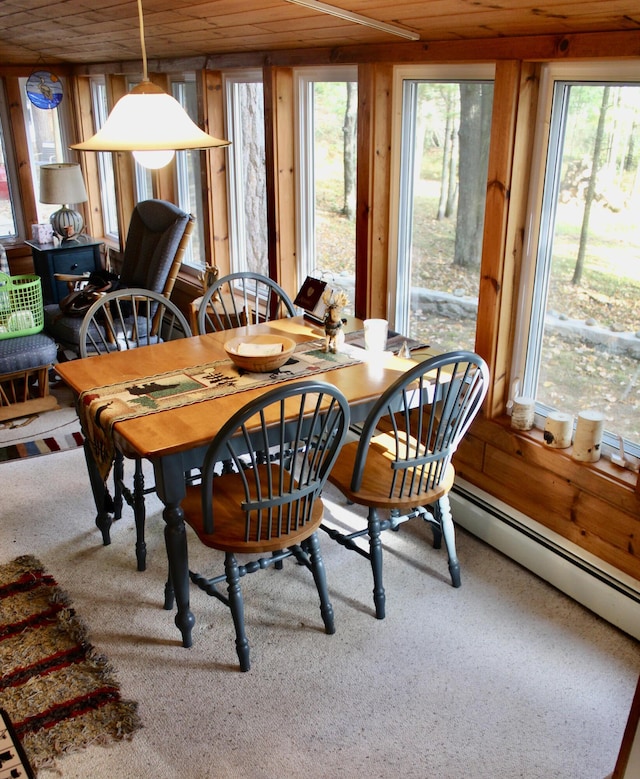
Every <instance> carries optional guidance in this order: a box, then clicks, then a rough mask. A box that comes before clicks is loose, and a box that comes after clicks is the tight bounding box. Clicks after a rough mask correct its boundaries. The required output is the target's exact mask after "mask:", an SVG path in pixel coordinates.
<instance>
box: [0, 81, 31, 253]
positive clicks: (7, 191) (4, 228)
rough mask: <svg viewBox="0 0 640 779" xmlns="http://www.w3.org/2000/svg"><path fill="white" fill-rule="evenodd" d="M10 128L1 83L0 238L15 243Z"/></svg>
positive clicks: (15, 225) (14, 178) (15, 220)
mask: <svg viewBox="0 0 640 779" xmlns="http://www.w3.org/2000/svg"><path fill="white" fill-rule="evenodd" d="M10 127H11V125H10V123H9V115H8V113H7V110H6V100H5V94H4V84H2V83H0V238H2V239H5V240H8V241H15V240H16V239H17V238H18V234H19V230H18V214H16V211H15V208H16V205H18V198H16V199H15V201H16V202H15V204H14V200H13V198H12V197H11V194H12V189H13V187H12V182H13V181H16V180H17V179H16V173H15V165H14V160H13V156H12V147H11V145H10V139H11V133H10V132H7V133H6V137H5V128H10ZM29 237H31V236H29Z"/></svg>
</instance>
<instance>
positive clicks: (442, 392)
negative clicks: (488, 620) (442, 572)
mask: <svg viewBox="0 0 640 779" xmlns="http://www.w3.org/2000/svg"><path fill="white" fill-rule="evenodd" d="M488 385H489V370H488V368H487V365H486V363H485V362H484V360H483V359H482V358H481V357H479V356H478V355H477V354H473V353H472V352H464V351H457V352H450V353H447V354H442V355H440V356H438V357H434V358H431V359H428V360H425V361H423V362H421V363H419V364H417V365H416V366H415V367H413V368H412V369H411V370H409V371H407V372H406V373H404V374H402V375H401V376H400V378H399V379H397V381H396V382H395V383H394V384H392V385H391V387H389V388H388V389H387V391H386V392H385V393H384V394H383V395H382V396H381V398H380V399H379V400H378V402H377V403H376V404H375V406H374V407H373V408H372V410H371V411H370V412H369V414H368V416H367V418H366V420H365V422H364V425H363V428H362V433H361V435H360V438H359V440H358V441H354V442H350V443H348V444H347V445H346V446H344V447H343V449H342V451H341V452H340V455H339V457H338V459H337V461H336V464H335V466H334V468H333V470H332V471H331V473H330V474H329V481H330V482H331V483H332V484H333V485H335V486H336V487H337V488H338V489H339V490H340V491H341V492H342V493H343V494H344V496H345V497H346V498H347V500H348V501H350V502H351V503H356V504H358V505H360V506H367V507H368V509H369V511H368V520H367V523H366V526H365V527H364V528H362V529H359V530H356V531H355V532H352V533H345V532H342V531H341V530H338V529H337V528H335V527H330V526H328V525H325V524H323V525H322V526H321V528H322V530H324V531H325V532H327V533H328V534H329V536H330V537H331V538H333V539H334V540H335V541H337V542H338V543H339V544H341V545H342V546H344V547H346V548H347V549H350V550H352V551H355V552H357V553H358V554H360V555H362V556H363V557H365V558H367V559H368V560H369V561H370V563H371V569H372V573H373V583H374V588H373V599H374V604H375V609H376V617H377V618H378V619H383V618H384V615H385V592H384V586H383V583H382V542H381V539H380V533H381V532H382V531H384V530H396V529H397V528H398V527H399V525H400V524H402V523H403V522H406V521H407V520H409V519H413V518H414V517H422V519H424V520H425V521H426V522H428V523H429V524H430V526H431V528H432V531H433V546H434V548H436V549H439V548H440V545H441V542H442V537H443V536H444V540H445V545H446V548H447V553H448V557H449V572H450V574H451V581H452V584H453V586H454V587H459V586H460V564H459V562H458V557H457V554H456V546H455V531H454V527H453V520H452V517H451V509H450V505H449V491H450V490H451V488H452V487H453V480H454V476H455V470H454V467H453V465H452V464H451V458H452V457H453V455H454V453H455V451H456V449H457V448H458V445H459V443H460V441H461V440H462V438H463V436H464V435H465V433H466V432H467V430H468V429H469V426H470V425H471V423H472V422H473V420H474V419H475V417H476V414H477V413H478V412H479V411H480V407H481V405H482V402H483V400H484V398H485V395H486V393H487V389H488ZM383 510H384V511H386V512H388V517H387V518H386V519H380V516H379V512H380V511H383ZM362 536H368V542H369V543H368V547H367V548H363V547H362V546H360V545H358V544H357V543H356V539H358V538H361V537H362Z"/></svg>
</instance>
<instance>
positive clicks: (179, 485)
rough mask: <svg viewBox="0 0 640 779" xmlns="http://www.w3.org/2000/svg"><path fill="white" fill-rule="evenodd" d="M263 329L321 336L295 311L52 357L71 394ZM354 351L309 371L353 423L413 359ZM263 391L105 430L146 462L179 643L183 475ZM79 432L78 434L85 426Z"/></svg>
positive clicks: (99, 495)
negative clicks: (343, 360)
mask: <svg viewBox="0 0 640 779" xmlns="http://www.w3.org/2000/svg"><path fill="white" fill-rule="evenodd" d="M361 327H362V322H360V321H359V320H355V319H349V320H348V322H347V325H346V329H347V330H351V331H358V330H359V328H361ZM265 333H269V334H283V335H286V336H288V337H290V338H292V339H293V340H295V341H296V342H298V343H303V342H309V341H313V340H316V339H321V338H322V337H323V336H324V333H323V330H322V329H321V328H320V327H319V326H317V325H314V324H312V323H310V322H309V321H307V320H306V319H304V318H303V317H291V318H288V319H280V320H276V321H273V322H268V323H262V324H255V325H248V326H246V327H240V328H236V329H233V330H225V331H222V332H218V333H209V334H207V335H202V336H192V337H189V338H182V339H177V340H172V341H165V342H161V343H157V344H153V345H150V346H142V347H139V348H137V349H133V350H128V351H118V352H111V353H109V354H103V355H96V356H92V357H87V358H84V359H79V360H73V361H69V362H65V363H60V364H57V365H56V366H55V369H56V371H57V373H58V374H59V375H60V376H61V378H62V379H63V380H64V381H65V383H66V384H67V385H68V386H69V387H70V388H71V389H72V391H73V393H74V395H75V397H76V399H79V398H81V397H82V396H83V395H84V394H86V393H88V392H90V391H93V390H96V388H104V387H108V386H110V385H113V384H118V383H121V382H138V383H141V382H142V383H144V382H145V381H146V380H147V379H148V378H149V377H156V376H157V375H159V374H163V373H165V372H170V371H177V370H182V369H185V370H186V369H189V368H192V367H193V366H202V365H207V364H210V363H215V362H216V361H221V360H227V359H228V355H227V354H226V352H225V349H224V343H225V341H227V340H229V339H231V338H235V337H237V336H243V337H244V336H247V337H249V336H251V335H256V334H265ZM356 351H357V350H356ZM360 354H361V357H362V360H361V361H355V362H351V363H350V364H347V365H343V366H339V367H336V368H333V369H332V370H327V371H326V372H324V373H316V374H314V376H313V378H314V379H315V380H319V381H326V382H328V383H330V384H333V385H334V386H336V387H338V388H339V389H340V390H341V391H342V392H343V393H344V395H345V397H346V398H347V400H348V402H349V407H350V410H351V420H352V422H354V423H357V422H358V421H362V420H363V419H364V417H365V416H366V414H367V411H368V409H369V408H370V407H371V405H372V404H373V403H374V402H375V400H376V399H377V398H379V397H380V395H381V394H382V393H383V392H384V390H385V389H386V388H387V387H388V386H390V384H392V383H393V381H394V380H395V379H397V378H398V377H399V376H400V375H401V374H402V373H403V372H404V371H405V370H407V368H408V367H410V366H411V365H413V364H414V362H415V359H414V358H412V359H410V360H408V359H404V358H400V357H398V356H395V355H393V354H392V353H390V352H387V353H385V354H384V355H382V354H380V355H371V354H367V353H366V352H364V350H363V351H362V352H361V353H360ZM427 356H429V350H428V349H427V350H426V351H425V350H420V353H419V359H425V357H427ZM284 375H286V374H284ZM279 380H281V377H280V376H278V377H275V378H274V382H275V381H279ZM284 381H295V379H284ZM264 391H265V387H264V385H263V386H261V387H257V388H249V389H243V390H241V391H236V392H231V393H228V394H224V395H222V396H219V397H213V398H211V399H205V400H199V401H198V402H193V403H187V404H186V405H180V406H178V407H175V408H168V409H164V410H160V411H157V412H156V413H148V414H143V415H141V416H134V417H132V418H126V419H122V420H120V421H117V422H115V423H114V424H113V427H112V429H111V431H110V432H111V435H112V439H113V444H114V446H115V447H116V448H117V449H118V450H119V451H120V452H122V454H123V455H124V456H125V457H141V458H145V459H147V460H149V461H150V462H151V463H152V465H153V470H154V476H155V484H156V491H157V494H158V496H159V498H160V500H161V501H162V503H163V504H164V509H163V519H164V521H165V543H166V550H167V557H168V562H169V577H168V584H167V588H166V591H165V602H164V606H165V608H166V609H168V610H170V609H172V608H173V607H174V602H175V604H176V605H177V613H176V616H175V624H176V626H177V627H178V629H179V630H180V633H181V635H182V644H183V646H185V647H189V646H191V644H192V635H191V634H192V629H193V626H194V624H195V618H194V616H193V614H192V612H191V611H190V604H189V565H188V554H187V541H186V532H185V524H184V515H183V512H182V508H181V501H182V499H183V498H184V496H185V494H186V480H185V474H187V473H189V471H190V470H192V469H195V468H198V467H200V466H201V464H202V462H203V460H204V454H205V452H206V449H207V447H208V445H209V443H210V442H211V440H212V439H213V438H214V436H215V435H216V433H217V432H218V431H219V430H220V428H221V426H222V425H223V424H224V422H225V421H226V420H227V419H229V418H230V417H231V415H232V414H233V413H235V412H236V411H237V410H238V409H239V408H241V407H242V406H244V405H245V404H246V403H248V402H249V401H250V400H252V399H253V398H255V397H257V396H258V395H259V394H260V393H262V392H264ZM84 432H85V438H86V431H84ZM84 450H85V459H86V463H87V470H88V475H89V481H90V485H91V489H92V491H93V496H94V500H95V505H96V510H97V515H96V525H97V526H98V528H99V529H100V530H101V531H102V534H103V542H104V543H105V544H108V543H109V542H110V536H109V530H110V525H111V516H110V514H109V510H108V500H107V495H108V494H107V488H106V485H105V479H104V476H103V475H102V474H101V472H100V471H99V469H98V467H97V463H96V458H95V457H94V454H93V451H92V448H91V446H89V445H88V442H87V441H85V447H84Z"/></svg>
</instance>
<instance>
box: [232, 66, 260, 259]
mask: <svg viewBox="0 0 640 779" xmlns="http://www.w3.org/2000/svg"><path fill="white" fill-rule="evenodd" d="M239 84H263V85H264V78H263V73H262V70H261V69H259V68H247V69H241V70H234V71H233V72H229V73H223V74H222V85H223V90H224V121H225V132H226V136H225V137H226V138H228V139H229V140H230V141H231V146H230V147H229V150H228V154H227V191H228V214H229V263H230V270H231V272H232V273H235V272H239V271H247V270H248V269H249V266H248V263H247V250H246V245H247V244H246V238H245V236H246V235H247V225H246V219H245V209H244V202H245V192H244V177H243V176H242V175H236V171H238V170H242V153H243V149H244V144H243V143H242V134H241V132H242V131H241V127H242V124H241V122H239V121H238V113H239V106H238V94H237V87H238V85H239ZM264 140H265V141H266V138H265V139H264ZM267 272H268V271H267Z"/></svg>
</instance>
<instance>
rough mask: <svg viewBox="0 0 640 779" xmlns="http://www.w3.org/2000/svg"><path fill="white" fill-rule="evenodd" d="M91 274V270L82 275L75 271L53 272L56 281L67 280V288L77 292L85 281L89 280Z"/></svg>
mask: <svg viewBox="0 0 640 779" xmlns="http://www.w3.org/2000/svg"><path fill="white" fill-rule="evenodd" d="M90 275H91V274H90V273H89V272H87V273H82V274H80V275H78V274H75V273H54V274H53V276H54V278H55V280H56V281H66V282H67V288H68V290H69V292H75V291H76V290H77V289H80V285H81V284H82V283H83V282H85V281H89V276H90Z"/></svg>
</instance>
